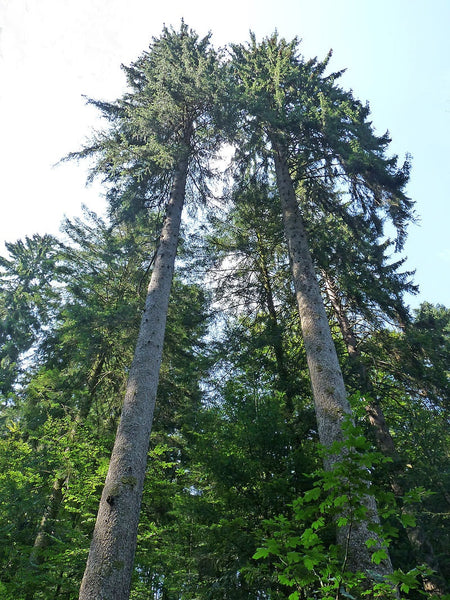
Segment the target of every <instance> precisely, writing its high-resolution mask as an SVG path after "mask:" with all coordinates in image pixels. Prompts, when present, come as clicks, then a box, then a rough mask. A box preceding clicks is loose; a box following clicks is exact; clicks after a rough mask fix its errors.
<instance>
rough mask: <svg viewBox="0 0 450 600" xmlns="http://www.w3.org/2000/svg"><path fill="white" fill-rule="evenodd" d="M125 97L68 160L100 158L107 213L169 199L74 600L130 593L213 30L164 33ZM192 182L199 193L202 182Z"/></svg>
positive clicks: (208, 140)
mask: <svg viewBox="0 0 450 600" xmlns="http://www.w3.org/2000/svg"><path fill="white" fill-rule="evenodd" d="M125 70H126V73H127V79H128V84H129V86H130V88H131V91H130V93H128V94H126V95H125V96H124V97H123V98H122V99H120V100H118V101H117V102H116V103H113V104H109V103H104V102H93V103H94V104H95V105H96V106H97V107H98V108H100V109H101V110H102V111H103V113H104V115H105V116H106V117H107V118H108V119H109V120H110V121H111V128H110V130H109V131H107V132H106V133H105V134H100V135H98V136H97V137H96V138H95V139H94V140H93V142H92V144H91V145H90V146H89V147H88V148H86V149H85V150H83V151H82V152H79V153H77V154H76V155H72V156H78V157H83V156H89V155H94V156H95V157H96V159H97V160H96V165H95V168H94V171H93V174H94V175H96V174H102V175H103V176H104V177H105V179H106V180H107V181H109V182H110V184H111V185H110V189H109V199H110V203H111V212H112V213H113V214H115V215H116V216H117V215H118V216H121V217H122V218H123V217H124V216H126V217H130V218H132V217H133V213H134V212H135V211H136V210H139V209H142V208H143V207H145V206H148V205H150V206H155V205H157V204H160V205H163V204H164V205H165V216H164V221H163V225H162V229H161V234H160V238H159V243H158V248H157V252H156V255H155V258H154V266H153V271H152V276H151V280H150V284H149V288H148V294H147V299H146V303H145V309H144V312H143V315H142V320H141V326H140V330H139V336H138V341H137V345H136V350H135V355H134V359H133V363H132V365H131V368H130V372H129V377H128V384H127V389H126V394H125V400H124V405H123V410H122V415H121V419H120V423H119V427H118V431H117V435H116V441H115V445H114V449H113V452H112V456H111V462H110V467H109V471H108V475H107V478H106V483H105V487H104V490H103V494H102V498H101V501H100V507H99V512H98V516H97V522H96V526H95V530H94V534H93V540H92V544H91V549H90V554H89V558H88V562H87V566H86V571H85V575H84V578H83V582H82V585H81V590H80V599H83V600H87V599H92V600H94V599H95V600H98V599H99V598H102V599H104V600H106V599H111V600H112V599H114V600H121V599H123V600H125V599H126V598H128V597H129V593H130V586H131V575H132V570H133V559H134V552H135V546H136V536H137V526H138V521H139V511H140V503H141V496H142V489H143V482H144V476H145V470H146V464H147V451H148V445H149V438H150V432H151V428H152V420H153V411H154V404H155V397H156V392H157V387H158V379H159V369H160V364H161V356H162V348H163V342H164V331H165V323H166V316H167V306H168V302H169V295H170V289H171V282H172V275H173V271H174V262H175V257H176V251H177V244H178V238H179V231H180V223H181V213H182V209H183V204H184V200H185V196H186V183H187V179H188V176H189V175H195V173H196V172H197V174H198V173H199V172H200V173H201V175H202V176H203V177H205V175H206V170H204V169H203V168H202V164H204V161H203V160H202V159H203V158H204V157H205V155H207V153H208V152H209V153H210V152H211V151H212V150H213V149H214V144H215V142H216V141H217V136H213V135H212V133H211V131H212V130H211V123H212V116H211V115H212V109H213V107H214V105H215V103H214V100H215V95H216V91H217V79H216V70H217V57H216V54H215V53H214V52H213V51H212V49H211V48H210V47H209V36H207V37H205V38H204V39H201V40H199V39H198V36H197V35H196V34H195V33H194V32H192V31H190V30H189V29H188V27H187V26H186V25H185V24H184V23H182V25H181V28H180V31H179V32H175V31H173V30H171V31H169V30H168V29H167V28H165V29H164V31H163V34H162V36H161V37H160V38H159V39H154V41H153V43H152V44H151V46H150V49H149V51H148V52H145V53H144V54H143V55H142V56H141V57H140V58H139V59H138V60H137V61H136V62H135V63H134V64H132V65H131V67H128V68H126V69H125ZM198 183H199V185H198V187H199V188H200V189H202V190H204V189H205V185H204V179H203V180H199V182H198Z"/></svg>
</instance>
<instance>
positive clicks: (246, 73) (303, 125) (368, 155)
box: [233, 34, 411, 574]
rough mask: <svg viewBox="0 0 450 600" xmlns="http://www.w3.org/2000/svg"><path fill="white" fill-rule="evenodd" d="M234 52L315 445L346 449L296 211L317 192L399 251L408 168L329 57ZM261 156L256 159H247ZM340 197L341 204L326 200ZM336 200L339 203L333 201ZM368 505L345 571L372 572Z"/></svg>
mask: <svg viewBox="0 0 450 600" xmlns="http://www.w3.org/2000/svg"><path fill="white" fill-rule="evenodd" d="M233 49H234V65H233V73H234V77H235V84H236V88H237V95H238V98H239V100H240V101H241V110H242V113H243V114H244V115H246V116H245V117H244V119H243V120H242V130H243V131H247V132H248V137H247V139H249V140H251V141H250V142H249V144H248V147H249V150H250V152H251V146H252V145H254V144H255V142H257V143H258V142H259V155H260V156H263V157H264V160H265V161H266V162H267V160H268V159H269V160H271V161H272V163H273V166H274V171H275V179H276V184H277V187H278V193H279V198H280V202H281V210H282V217H283V223H284V232H285V237H286V241H287V244H288V249H289V259H290V264H291V270H292V277H293V282H294V287H295V293H296V298H297V303H298V310H299V314H300V319H301V325H302V332H303V340H304V344H305V349H306V355H307V360H308V367H309V372H310V377H311V385H312V389H313V396H314V401H315V408H316V416H317V425H318V431H319V437H320V440H321V443H322V444H323V445H324V446H325V447H328V448H330V447H331V446H332V445H333V444H334V443H335V442H339V441H342V440H343V438H344V435H343V429H342V423H343V421H344V419H345V416H346V415H347V416H349V415H351V408H350V404H349V402H348V399H347V394H346V390H345V385H344V380H343V377H342V373H341V369H340V365H339V361H338V357H337V353H336V349H335V346H334V343H333V339H332V336H331V331H330V327H329V323H328V317H327V314H326V311H325V307H324V302H323V299H322V295H321V291H320V287H319V284H318V280H317V276H316V273H315V268H314V264H313V261H312V258H311V252H310V248H309V243H308V239H307V233H306V228H305V223H304V216H303V215H302V211H301V204H302V203H305V202H308V200H309V196H310V195H311V191H313V192H314V193H315V194H314V195H315V199H316V209H317V210H325V211H330V210H331V211H335V212H336V213H337V214H344V215H345V217H346V219H348V220H351V217H352V214H353V213H355V212H358V211H362V212H365V213H366V214H367V216H368V217H370V219H371V221H372V222H373V224H374V226H375V227H376V228H378V229H381V228H382V223H383V218H385V216H387V217H389V219H390V220H391V221H392V222H393V224H394V226H395V227H396V228H397V232H398V235H397V246H398V247H401V245H402V243H403V240H404V236H405V226H406V224H407V222H408V219H409V218H410V217H411V202H410V200H409V199H408V198H407V197H406V196H405V194H404V192H403V187H404V185H405V183H406V181H407V175H408V164H405V165H404V167H403V169H397V168H396V158H393V159H389V158H387V157H386V156H385V149H386V146H387V144H388V142H389V139H388V137H387V136H383V137H381V138H380V137H377V136H375V134H374V133H373V130H372V128H371V125H370V123H369V122H367V120H366V118H367V115H368V108H367V107H363V106H362V105H361V104H360V103H359V102H357V101H356V100H354V98H353V96H352V94H351V93H349V92H344V91H343V90H341V89H340V88H338V87H337V85H336V84H335V81H336V79H337V78H338V76H339V74H333V75H330V76H325V75H324V72H325V69H326V66H327V63H328V58H329V57H328V58H327V59H326V60H325V61H322V62H319V61H317V60H311V61H305V60H304V59H303V58H302V57H301V56H300V55H299V50H298V41H297V40H296V39H294V40H293V41H292V42H290V43H288V42H286V41H285V40H283V39H281V40H279V39H278V36H277V35H276V34H275V35H273V36H271V37H269V38H267V39H264V40H263V41H262V42H261V43H260V44H258V43H257V42H256V39H255V37H254V36H252V38H251V41H250V43H249V44H248V45H247V46H244V45H240V46H234V47H233ZM268 148H269V150H268ZM250 152H249V154H250ZM257 152H258V151H257ZM257 152H256V153H255V151H254V150H253V155H255V154H257ZM260 162H261V159H260ZM318 181H319V182H320V185H319V184H318V183H317V182H318ZM318 188H319V190H320V192H321V193H320V194H318V193H316V191H317V189H318ZM338 188H339V190H340V191H341V193H340V194H339V195H336V194H330V192H335V191H336V190H337V189H338ZM336 197H338V198H342V200H339V201H338V202H336V201H334V202H333V200H336ZM339 458H340V457H339V456H338V455H334V456H332V455H329V456H328V459H327V461H326V467H327V468H328V469H330V470H332V469H333V464H334V462H335V461H336V460H338V459H339ZM365 503H366V509H367V516H366V518H365V519H363V520H361V521H360V522H359V523H354V524H353V525H352V527H351V528H350V529H347V528H341V529H338V537H339V541H340V544H341V546H342V548H344V547H347V548H348V555H349V557H348V565H349V566H350V568H351V569H353V570H363V571H365V572H367V573H368V572H369V571H371V570H372V569H373V565H372V563H371V558H370V552H369V551H368V549H367V546H366V542H367V541H368V539H369V538H370V537H372V534H371V532H370V531H369V527H370V523H371V522H374V523H376V522H377V521H378V516H377V509H376V506H375V502H374V500H373V498H372V497H371V496H370V493H368V495H367V496H366V500H365ZM390 570H391V566H390V562H389V559H387V560H386V561H384V562H382V563H380V564H379V565H378V566H377V571H378V572H379V573H380V574H386V573H389V572H390Z"/></svg>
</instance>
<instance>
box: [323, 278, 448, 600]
mask: <svg viewBox="0 0 450 600" xmlns="http://www.w3.org/2000/svg"><path fill="white" fill-rule="evenodd" d="M322 276H323V279H324V282H325V289H326V293H327V296H328V299H329V300H330V303H331V306H332V308H333V312H334V315H335V317H336V319H337V322H338V324H339V329H340V330H341V334H342V337H343V339H344V342H345V344H346V346H347V351H348V354H349V357H350V359H351V360H352V361H353V362H354V364H355V367H356V369H355V370H356V372H357V373H358V375H359V384H360V392H362V393H364V392H370V387H371V386H370V381H369V377H368V374H367V369H366V366H365V365H364V363H363V362H362V360H361V352H360V350H359V348H358V343H357V339H356V336H355V334H354V331H353V327H352V325H351V324H350V321H349V320H348V317H347V314H346V312H345V310H344V308H343V306H342V303H341V302H340V300H339V294H338V292H337V290H336V286H335V284H334V282H333V280H332V279H331V277H329V276H328V274H327V273H325V272H322ZM365 409H366V413H367V416H368V419H369V422H370V424H371V425H372V427H373V429H374V431H375V437H376V440H377V444H378V447H379V448H380V450H381V452H383V454H384V455H385V456H389V457H390V458H391V459H392V465H393V468H392V471H391V477H390V484H391V489H392V491H393V492H394V494H395V495H396V497H397V498H401V497H402V496H403V495H404V493H405V492H404V489H403V486H402V485H401V483H400V481H399V470H400V469H401V468H402V463H401V460H400V456H399V454H398V452H397V449H396V447H395V443H394V439H393V437H392V435H391V433H390V431H389V427H388V425H387V423H386V419H385V416H384V412H383V409H382V407H381V405H380V403H379V402H377V400H375V399H371V401H370V402H368V403H367V404H366V406H365ZM401 512H402V514H405V515H411V516H412V517H413V518H416V513H417V511H416V510H415V509H414V507H412V506H411V505H407V506H402V508H401ZM405 529H406V534H407V536H408V540H409V543H410V544H411V548H412V549H413V552H414V554H415V557H416V560H417V564H421V563H424V564H426V565H427V566H428V567H430V568H431V569H433V571H434V572H435V575H432V576H428V577H424V578H423V585H424V590H425V591H426V592H432V593H434V594H437V595H438V596H442V595H443V594H444V593H445V592H446V587H445V584H444V579H443V577H442V576H441V574H440V573H441V572H440V566H439V563H438V560H437V558H436V555H435V553H434V550H433V545H432V544H431V542H430V540H429V539H428V536H427V535H426V533H425V531H424V529H423V527H422V526H421V525H420V523H419V522H418V521H417V524H416V525H415V526H414V527H411V526H407V527H406V528H405Z"/></svg>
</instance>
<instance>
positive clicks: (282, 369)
mask: <svg viewBox="0 0 450 600" xmlns="http://www.w3.org/2000/svg"><path fill="white" fill-rule="evenodd" d="M256 237H257V239H258V256H259V261H258V262H259V268H260V271H261V277H262V280H263V286H264V291H265V296H266V304H267V310H268V313H269V317H270V328H271V334H272V335H271V342H272V348H273V350H274V354H275V360H276V363H277V370H278V381H279V385H280V390H281V391H282V392H284V394H285V396H286V409H287V412H288V415H289V416H292V412H293V410H294V402H293V399H294V395H295V394H294V392H293V389H292V386H291V384H290V381H289V374H288V370H287V368H286V363H285V353H284V349H283V336H282V333H281V330H280V325H279V323H278V316H277V310H276V308H275V302H274V298H273V290H272V284H271V281H270V275H269V269H268V266H267V257H266V255H265V252H264V243H263V240H262V239H261V236H260V235H259V233H258V232H256Z"/></svg>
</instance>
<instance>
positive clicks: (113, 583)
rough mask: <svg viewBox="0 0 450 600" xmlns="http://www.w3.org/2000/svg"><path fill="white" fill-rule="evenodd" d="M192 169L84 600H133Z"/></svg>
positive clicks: (153, 307)
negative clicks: (145, 491) (155, 417)
mask: <svg viewBox="0 0 450 600" xmlns="http://www.w3.org/2000/svg"><path fill="white" fill-rule="evenodd" d="M187 164H188V161H187V158H185V159H183V160H182V161H180V164H179V165H178V170H177V172H176V174H175V177H174V182H173V187H172V192H171V196H170V200H169V203H168V206H167V212H166V217H165V220H164V224H163V228H162V232H161V237H160V243H159V247H158V251H157V254H156V259H155V264H154V269H153V273H152V276H151V280H150V284H149V287H148V294H147V299H146V303H145V310H144V313H143V315H142V320H141V326H140V330H139V336H138V341H137V345H136V350H135V354H134V359H133V363H132V365H131V368H130V373H129V379H128V383H127V389H126V393H125V400H124V404H123V409H122V415H121V419H120V422H119V426H118V430H117V435H116V440H115V444H114V448H113V451H112V455H111V462H110V466H109V471H108V475H107V477H106V482H105V487H104V489H103V493H102V497H101V500H100V507H99V511H98V516H97V522H96V525H95V529H94V534H93V539H92V543H91V548H90V552H89V557H88V561H87V565H86V570H85V573H84V577H83V581H82V583H81V589H80V596H79V597H80V600H127V599H128V598H129V594H130V589H131V576H132V571H133V563H134V554H135V549H136V539H137V529H138V522H139V512H140V505H141V498H142V490H143V485H144V476H145V470H146V465H147V453H148V447H149V440H150V433H151V428H152V421H153V411H154V406H155V399H156V392H157V387H158V379H159V369H160V365H161V358H162V349H163V342H164V333H165V326H166V318H167V308H168V304H169V296H170V289H171V285H172V276H173V271H174V263H175V257H176V251H177V244H178V237H179V230H180V223H181V213H182V209H183V203H184V197H185V187H186V176H187Z"/></svg>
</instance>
